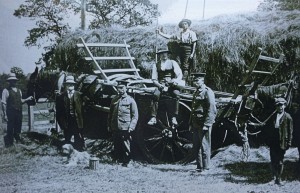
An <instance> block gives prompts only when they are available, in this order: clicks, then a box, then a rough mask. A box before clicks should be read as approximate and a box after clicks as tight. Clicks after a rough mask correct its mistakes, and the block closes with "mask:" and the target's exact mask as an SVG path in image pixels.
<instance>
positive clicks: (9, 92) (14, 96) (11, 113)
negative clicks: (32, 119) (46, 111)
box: [1, 73, 33, 147]
mask: <svg viewBox="0 0 300 193" xmlns="http://www.w3.org/2000/svg"><path fill="white" fill-rule="evenodd" d="M17 81H18V79H17V77H16V74H15V73H11V74H10V75H9V77H8V78H7V82H8V84H9V85H8V88H5V89H4V90H3V91H2V100H1V103H2V110H3V119H4V121H7V135H6V136H4V143H5V147H10V146H12V145H13V143H14V138H15V140H16V141H17V142H20V141H21V138H20V133H21V128H22V104H23V103H25V102H27V101H29V100H33V97H32V96H30V97H28V98H26V99H22V92H21V90H20V89H18V88H17V87H16V83H17Z"/></svg>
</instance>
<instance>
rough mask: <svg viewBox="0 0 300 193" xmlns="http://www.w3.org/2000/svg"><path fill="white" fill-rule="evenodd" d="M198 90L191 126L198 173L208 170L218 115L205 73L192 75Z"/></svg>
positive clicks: (193, 103) (195, 93)
mask: <svg viewBox="0 0 300 193" xmlns="http://www.w3.org/2000/svg"><path fill="white" fill-rule="evenodd" d="M192 76H193V83H194V84H195V86H196V90H195V92H194V94H193V100H192V110H191V115H190V121H189V124H190V126H191V129H192V131H193V148H194V151H195V153H196V154H197V156H196V163H197V169H196V170H197V171H199V172H202V171H204V170H208V169H209V166H210V156H211V130H212V125H213V123H214V122H215V118H216V115H217V108H216V102H215V94H214V92H213V91H212V90H211V89H210V88H209V87H207V86H206V85H205V84H204V76H205V73H195V74H192Z"/></svg>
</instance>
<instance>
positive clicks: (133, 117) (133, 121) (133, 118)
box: [129, 99, 139, 130]
mask: <svg viewBox="0 0 300 193" xmlns="http://www.w3.org/2000/svg"><path fill="white" fill-rule="evenodd" d="M138 119H139V113H138V108H137V105H136V102H135V100H134V99H132V100H131V122H130V125H129V128H131V129H132V130H135V127H136V124H137V122H138Z"/></svg>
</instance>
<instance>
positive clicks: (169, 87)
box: [148, 49, 185, 125]
mask: <svg viewBox="0 0 300 193" xmlns="http://www.w3.org/2000/svg"><path fill="white" fill-rule="evenodd" d="M169 53H170V51H169V50H167V49H165V50H160V51H158V52H157V53H156V54H157V56H158V61H157V64H156V65H153V68H152V80H153V83H154V84H155V85H156V86H157V87H158V89H157V90H156V92H155V97H154V100H153V104H152V105H151V107H152V109H151V119H150V120H149V122H148V124H149V125H155V124H156V123H157V120H156V115H157V111H158V108H159V107H161V108H163V109H166V111H167V113H168V116H169V118H170V120H171V121H172V124H173V125H177V124H178V123H177V119H176V117H177V116H178V105H179V98H178V96H177V94H176V93H179V91H178V88H177V87H178V86H184V84H185V82H184V81H183V80H182V71H181V68H180V67H179V65H178V63H177V62H176V61H175V60H171V59H169V55H168V54H169Z"/></svg>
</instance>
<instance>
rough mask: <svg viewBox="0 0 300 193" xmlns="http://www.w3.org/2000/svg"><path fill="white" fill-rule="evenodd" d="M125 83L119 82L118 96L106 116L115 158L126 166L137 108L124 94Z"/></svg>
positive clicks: (129, 97)
mask: <svg viewBox="0 0 300 193" xmlns="http://www.w3.org/2000/svg"><path fill="white" fill-rule="evenodd" d="M126 84H127V82H126V81H119V82H118V85H117V90H118V95H117V96H116V97H115V98H113V99H112V101H111V105H110V112H109V116H108V123H107V124H108V130H109V131H110V132H112V133H113V139H114V151H115V157H116V158H117V159H118V160H119V161H120V162H122V165H123V166H127V164H128V163H129V161H130V156H131V155H130V154H131V150H130V143H131V140H132V137H131V132H132V131H134V130H135V127H136V124H137V121H138V108H137V105H136V102H135V100H134V99H133V98H132V97H131V96H129V95H128V94H127V92H126V90H127V87H126Z"/></svg>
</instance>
